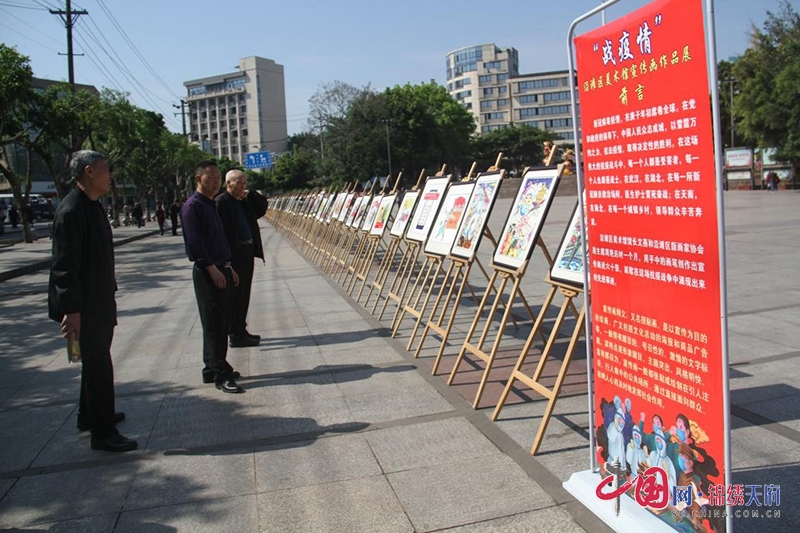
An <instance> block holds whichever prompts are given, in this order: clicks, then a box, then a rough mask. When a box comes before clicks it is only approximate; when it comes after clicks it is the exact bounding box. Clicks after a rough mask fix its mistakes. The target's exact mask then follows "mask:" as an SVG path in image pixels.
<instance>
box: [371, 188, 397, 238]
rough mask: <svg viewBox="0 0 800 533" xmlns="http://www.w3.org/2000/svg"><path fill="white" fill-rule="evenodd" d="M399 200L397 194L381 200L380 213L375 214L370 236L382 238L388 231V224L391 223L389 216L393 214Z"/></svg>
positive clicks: (388, 195)
mask: <svg viewBox="0 0 800 533" xmlns="http://www.w3.org/2000/svg"><path fill="white" fill-rule="evenodd" d="M395 198H397V195H396V194H387V195H386V196H384V197H383V198H382V199H381V202H380V206H378V212H377V213H376V214H375V221H374V222H373V223H372V228H371V229H370V230H369V234H370V235H372V236H378V237H380V236H381V235H383V232H384V231H385V230H386V223H387V222H388V221H389V215H391V214H392V208H393V207H394V200H395Z"/></svg>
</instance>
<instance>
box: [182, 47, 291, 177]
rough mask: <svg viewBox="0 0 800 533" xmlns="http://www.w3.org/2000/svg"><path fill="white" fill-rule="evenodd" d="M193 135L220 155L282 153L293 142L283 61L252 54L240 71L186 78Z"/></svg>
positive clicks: (237, 157)
mask: <svg viewBox="0 0 800 533" xmlns="http://www.w3.org/2000/svg"><path fill="white" fill-rule="evenodd" d="M183 85H184V86H185V87H186V91H187V96H186V101H187V103H188V105H189V117H188V118H189V132H188V133H189V140H190V141H192V142H197V143H199V144H200V146H201V147H202V148H203V149H204V150H205V151H206V152H208V153H210V154H213V155H214V156H215V157H229V158H230V159H232V160H234V161H238V162H239V163H242V164H244V160H245V154H247V153H250V152H260V151H269V152H273V153H276V154H280V153H283V152H285V151H286V147H287V144H288V139H287V138H288V135H287V126H286V91H285V88H284V80H283V66H282V65H279V64H277V63H275V61H273V60H271V59H265V58H263V57H257V56H251V57H245V58H242V59H240V60H239V67H238V70H237V71H236V72H231V73H228V74H219V75H217V76H210V77H207V78H200V79H196V80H191V81H186V82H184V83H183Z"/></svg>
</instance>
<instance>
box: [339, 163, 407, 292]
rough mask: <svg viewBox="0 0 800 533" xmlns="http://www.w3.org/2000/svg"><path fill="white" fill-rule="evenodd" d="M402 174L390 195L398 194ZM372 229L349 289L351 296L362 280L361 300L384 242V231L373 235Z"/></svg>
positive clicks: (367, 236) (395, 182)
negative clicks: (376, 255)
mask: <svg viewBox="0 0 800 533" xmlns="http://www.w3.org/2000/svg"><path fill="white" fill-rule="evenodd" d="M402 176H403V173H402V172H399V173H398V174H397V178H396V179H395V181H394V187H393V188H392V190H391V191H390V192H389V195H396V194H397V185H398V184H399V183H400V178H401V177H402ZM390 179H391V176H389V177H387V178H386V185H385V186H384V188H383V189H384V190H383V191H381V201H383V196H385V194H384V193H385V190H386V188H387V187H388V186H389V181H390ZM393 207H394V206H393ZM374 223H375V222H374V221H373V225H374ZM387 225H388V221H387ZM371 230H372V228H371V227H370V228H367V234H366V236H365V238H366V239H367V246H366V252H365V253H364V256H363V258H362V261H361V263H360V264H359V265H358V267H357V268H356V272H355V274H354V275H353V278H352V280H351V286H352V289H350V291H349V294H350V296H352V295H353V294H352V291H353V290H354V289H355V286H356V284H357V283H358V281H361V289H359V291H358V296H356V298H355V300H356V301H359V300H361V294H362V293H363V292H364V287H366V285H367V278H369V271H370V269H371V268H372V264H373V262H374V261H375V254H376V253H377V252H378V249H379V248H380V245H381V243H382V242H383V232H381V234H380V235H371ZM384 255H386V254H384Z"/></svg>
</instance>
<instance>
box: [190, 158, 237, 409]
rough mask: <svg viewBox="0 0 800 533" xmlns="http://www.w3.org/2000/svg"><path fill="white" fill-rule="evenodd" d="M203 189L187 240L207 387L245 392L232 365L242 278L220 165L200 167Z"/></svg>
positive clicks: (192, 204) (197, 174)
mask: <svg viewBox="0 0 800 533" xmlns="http://www.w3.org/2000/svg"><path fill="white" fill-rule="evenodd" d="M195 180H196V181H197V190H196V191H195V193H194V194H193V195H192V196H190V197H189V199H188V200H186V203H184V204H183V209H182V217H181V218H182V219H183V241H184V243H185V244H186V255H187V256H188V257H189V261H192V262H193V263H194V268H193V269H192V279H193V281H194V293H195V296H196V298H197V309H198V311H199V313H200V323H201V324H202V326H203V363H204V367H203V383H215V384H216V386H217V388H218V389H219V390H221V391H222V392H228V393H241V392H244V390H243V389H242V388H241V387H240V386H239V385H238V384H237V383H236V381H235V379H236V378H238V377H239V372H236V371H235V370H234V369H233V367H232V366H231V365H230V363H228V360H227V358H228V342H227V341H228V330H229V327H230V326H229V324H230V318H231V302H232V300H233V291H234V290H235V288H236V287H237V286H238V285H239V276H238V275H237V273H236V270H235V269H234V268H233V267H232V266H231V251H230V248H229V247H228V242H227V240H226V239H225V231H224V230H223V228H222V221H221V220H220V218H219V215H218V214H217V210H216V205H214V196H215V195H216V194H217V191H219V187H220V182H221V181H222V177H221V176H220V172H219V166H217V164H216V163H215V162H213V161H210V160H206V161H202V162H200V164H199V165H198V167H197V171H196V172H195Z"/></svg>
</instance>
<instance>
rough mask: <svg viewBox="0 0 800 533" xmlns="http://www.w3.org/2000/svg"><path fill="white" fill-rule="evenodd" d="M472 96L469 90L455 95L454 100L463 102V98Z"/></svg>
mask: <svg viewBox="0 0 800 533" xmlns="http://www.w3.org/2000/svg"><path fill="white" fill-rule="evenodd" d="M468 96H472V91H471V90H466V91H461V92H457V93H456V100H463V99H464V98H466V97H468Z"/></svg>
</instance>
